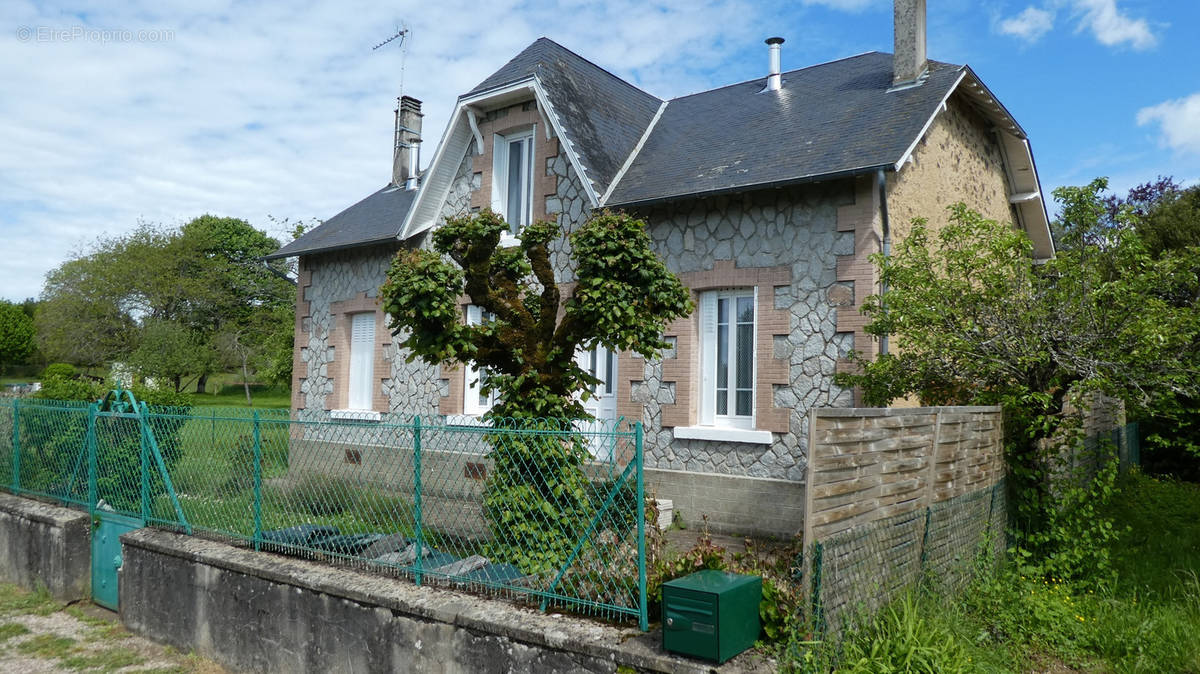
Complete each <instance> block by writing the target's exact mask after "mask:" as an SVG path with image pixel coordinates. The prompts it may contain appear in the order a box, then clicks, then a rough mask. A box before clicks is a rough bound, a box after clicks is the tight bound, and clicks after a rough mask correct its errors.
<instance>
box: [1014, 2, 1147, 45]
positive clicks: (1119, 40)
mask: <svg viewBox="0 0 1200 674" xmlns="http://www.w3.org/2000/svg"><path fill="white" fill-rule="evenodd" d="M1057 8H1067V9H1068V10H1069V11H1070V13H1071V15H1072V16H1073V17H1074V18H1075V19H1076V20H1077V21H1078V23H1077V24H1076V26H1075V30H1076V32H1084V31H1086V32H1088V33H1090V34H1091V35H1092V37H1094V38H1095V39H1096V41H1097V42H1099V43H1100V44H1103V45H1105V46H1108V47H1117V46H1122V45H1128V46H1130V47H1133V48H1134V49H1149V48H1151V47H1153V46H1155V45H1156V44H1158V37H1157V36H1156V35H1155V34H1154V32H1153V31H1152V30H1151V28H1150V23H1149V22H1147V21H1146V20H1145V19H1134V18H1132V17H1131V16H1129V15H1128V14H1126V13H1124V12H1123V11H1121V9H1120V8H1118V7H1117V0H1048V1H1047V3H1046V4H1045V5H1044V6H1043V7H1035V6H1033V5H1030V6H1028V7H1026V8H1025V9H1024V10H1022V11H1021V13H1020V14H1017V15H1016V16H1012V17H1009V18H1007V19H1003V20H1001V21H999V22H998V23H997V24H995V26H996V30H997V31H998V32H1000V33H1002V34H1004V35H1012V36H1014V37H1017V38H1020V39H1022V40H1024V41H1026V42H1031V43H1032V42H1037V41H1038V40H1039V39H1041V38H1042V37H1043V36H1045V35H1046V34H1047V33H1049V32H1050V30H1051V29H1053V28H1054V20H1055V14H1056V9H1057Z"/></svg>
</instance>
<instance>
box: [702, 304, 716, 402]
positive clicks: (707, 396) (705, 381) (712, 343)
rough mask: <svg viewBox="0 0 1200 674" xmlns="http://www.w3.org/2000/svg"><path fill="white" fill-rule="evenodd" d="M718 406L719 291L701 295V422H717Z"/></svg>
mask: <svg viewBox="0 0 1200 674" xmlns="http://www.w3.org/2000/svg"><path fill="white" fill-rule="evenodd" d="M716 406H717V293H715V292H707V293H703V294H701V295H700V424H701V425H703V426H711V425H713V423H714V422H715V416H716Z"/></svg>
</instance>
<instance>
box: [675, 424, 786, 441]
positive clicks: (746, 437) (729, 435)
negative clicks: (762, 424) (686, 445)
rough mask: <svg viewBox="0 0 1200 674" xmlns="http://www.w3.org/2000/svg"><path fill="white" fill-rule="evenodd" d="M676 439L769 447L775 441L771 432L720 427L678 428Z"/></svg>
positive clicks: (676, 428)
mask: <svg viewBox="0 0 1200 674" xmlns="http://www.w3.org/2000/svg"><path fill="white" fill-rule="evenodd" d="M675 439H677V440H713V441H715V442H743V443H746V444H750V445H769V444H771V443H772V442H773V441H774V440H773V438H772V436H771V431H755V430H750V429H748V428H723V427H720V426H676V427H675Z"/></svg>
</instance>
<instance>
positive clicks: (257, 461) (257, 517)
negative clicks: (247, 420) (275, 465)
mask: <svg viewBox="0 0 1200 674" xmlns="http://www.w3.org/2000/svg"><path fill="white" fill-rule="evenodd" d="M254 549H255V550H261V549H262V429H261V427H260V424H259V421H258V410H254Z"/></svg>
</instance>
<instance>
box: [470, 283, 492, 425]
mask: <svg viewBox="0 0 1200 674" xmlns="http://www.w3.org/2000/svg"><path fill="white" fill-rule="evenodd" d="M488 320H491V319H490V317H489V316H488V315H487V312H485V311H484V310H483V308H482V307H478V306H476V305H474V304H468V305H467V307H466V322H467V325H482V324H483V323H484V322H485V321H488ZM482 374H485V373H484V372H482V371H481V370H479V369H478V368H476V367H474V366H471V365H466V366H464V367H463V414H465V415H466V416H469V417H477V416H482V415H484V414H486V413H487V412H489V411H490V410H491V409H492V407H493V406H494V405H495V404H496V392H495V391H492V392H491V393H489V394H488V396H487V401H486V402H484V401H483V400H482V398H483V393H482V388H483V377H482V376H481V375H482Z"/></svg>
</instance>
